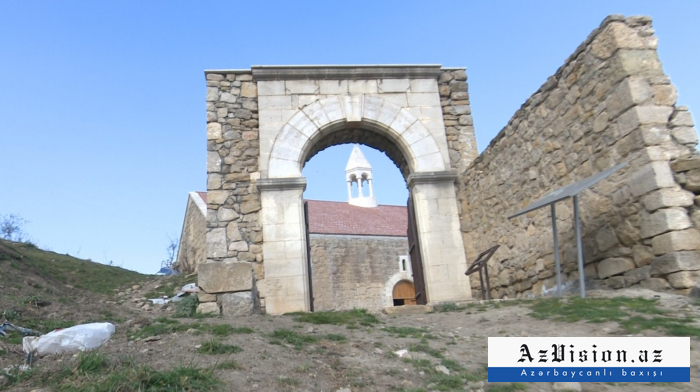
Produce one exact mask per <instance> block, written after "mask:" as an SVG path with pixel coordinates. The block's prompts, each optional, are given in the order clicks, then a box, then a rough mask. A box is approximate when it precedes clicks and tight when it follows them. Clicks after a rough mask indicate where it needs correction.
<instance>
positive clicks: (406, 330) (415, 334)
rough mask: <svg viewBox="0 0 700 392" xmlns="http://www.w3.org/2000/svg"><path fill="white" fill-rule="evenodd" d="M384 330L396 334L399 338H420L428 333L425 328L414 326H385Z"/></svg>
mask: <svg viewBox="0 0 700 392" xmlns="http://www.w3.org/2000/svg"><path fill="white" fill-rule="evenodd" d="M382 331H384V332H387V333H389V334H391V335H394V336H395V337H398V338H409V337H410V338H416V339H420V338H422V337H424V336H425V335H426V334H428V330H427V329H425V328H414V327H394V326H389V327H384V328H382Z"/></svg>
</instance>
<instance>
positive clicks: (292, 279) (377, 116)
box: [257, 94, 471, 314]
mask: <svg viewBox="0 0 700 392" xmlns="http://www.w3.org/2000/svg"><path fill="white" fill-rule="evenodd" d="M438 104H439V102H438ZM436 136H437V137H438V138H436ZM440 136H441V137H442V141H441V140H440V139H439V137H440ZM444 138H445V135H444V128H443V131H442V134H441V135H436V133H435V130H434V129H433V130H429V129H428V127H426V125H425V124H424V123H423V121H421V120H420V119H419V118H417V117H416V116H414V115H413V114H412V113H411V111H410V110H409V108H406V107H401V106H399V105H397V104H394V103H392V102H390V101H388V100H385V99H383V98H382V97H381V96H378V95H371V94H338V95H333V96H330V97H327V98H322V99H317V100H315V101H313V102H311V103H309V104H308V105H305V106H303V107H301V108H300V109H299V110H297V111H296V112H295V113H293V114H292V115H291V117H290V118H289V120H288V121H287V122H286V123H284V124H283V125H282V126H281V128H280V129H279V131H278V133H277V136H276V137H275V139H274V142H273V143H272V146H271V148H270V150H269V153H265V152H263V151H261V160H260V168H261V171H262V173H263V176H262V177H263V178H261V179H260V180H258V181H257V187H258V189H259V190H260V192H261V204H262V210H261V216H260V220H261V223H262V229H263V237H264V242H263V255H264V260H265V262H264V270H265V281H266V283H265V286H266V293H267V294H266V295H267V297H266V310H267V312H268V313H272V314H280V313H287V312H294V311H308V310H309V309H310V304H309V278H308V276H309V271H308V264H307V263H306V260H307V256H306V250H307V244H306V236H305V231H306V230H305V223H304V212H303V196H302V195H303V191H304V189H305V187H306V179H305V178H303V177H302V175H301V171H302V168H303V166H304V164H305V163H306V161H308V159H310V157H311V156H313V155H314V154H315V153H316V152H318V151H320V150H321V149H323V148H326V147H329V146H331V145H335V144H340V143H344V142H348V141H351V140H352V141H357V142H360V143H364V144H368V145H370V146H372V147H375V148H378V149H380V150H382V151H385V152H386V153H387V155H389V157H390V158H391V159H392V160H393V161H394V162H395V163H396V164H397V166H399V168H400V169H401V171H402V173H403V174H404V177H405V178H406V181H407V185H408V187H409V188H410V189H411V194H412V195H413V198H414V205H415V209H416V219H417V225H418V231H419V237H420V248H421V253H422V254H423V265H424V274H425V281H426V294H427V297H428V301H429V302H430V303H436V302H443V301H456V300H464V299H468V298H470V297H471V289H470V286H469V280H468V279H467V278H466V277H465V276H464V274H463V272H464V268H465V260H466V257H465V253H464V246H463V243H462V236H461V232H460V230H459V229H460V227H459V218H458V210H457V200H456V194H455V188H454V181H455V179H456V173H454V172H453V171H451V170H450V164H449V156H448V152H447V150H446V145H447V144H446V142H445V141H444ZM358 139H360V140H358Z"/></svg>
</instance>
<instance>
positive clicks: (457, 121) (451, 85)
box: [438, 68, 479, 173]
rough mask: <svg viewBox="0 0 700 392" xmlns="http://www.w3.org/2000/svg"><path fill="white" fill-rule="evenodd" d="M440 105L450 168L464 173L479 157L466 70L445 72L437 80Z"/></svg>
mask: <svg viewBox="0 0 700 392" xmlns="http://www.w3.org/2000/svg"><path fill="white" fill-rule="evenodd" d="M438 88H439V91H440V106H442V118H443V120H444V123H445V134H446V135H447V148H448V151H449V154H450V164H451V166H452V169H454V170H457V172H458V173H461V172H463V171H464V170H465V169H466V168H467V167H469V165H470V164H471V163H472V162H473V161H474V159H476V157H477V156H478V155H479V154H478V150H477V147H476V135H475V133H474V119H473V118H472V109H471V106H470V104H469V92H468V84H467V72H466V70H465V69H450V68H447V69H445V71H444V72H442V74H440V78H439V79H438Z"/></svg>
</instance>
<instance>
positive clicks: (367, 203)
mask: <svg viewBox="0 0 700 392" xmlns="http://www.w3.org/2000/svg"><path fill="white" fill-rule="evenodd" d="M345 181H347V183H348V203H350V204H352V205H354V206H358V207H366V208H372V207H376V206H377V199H376V198H375V197H374V189H372V166H371V165H370V164H369V162H367V158H365V155H364V154H363V153H362V151H361V150H360V147H359V146H358V145H357V144H355V146H354V147H353V148H352V152H351V153H350V159H348V164H347V165H346V166H345ZM353 182H356V183H357V193H358V194H357V196H356V197H353V195H352V183H353ZM363 183H366V184H367V187H368V188H369V194H368V195H367V196H365V195H364V193H367V191H363V187H362V185H363Z"/></svg>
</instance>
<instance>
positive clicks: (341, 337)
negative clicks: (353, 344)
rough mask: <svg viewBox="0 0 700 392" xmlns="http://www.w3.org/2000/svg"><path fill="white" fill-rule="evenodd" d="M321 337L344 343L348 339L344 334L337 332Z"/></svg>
mask: <svg viewBox="0 0 700 392" xmlns="http://www.w3.org/2000/svg"><path fill="white" fill-rule="evenodd" d="M323 338H324V339H327V340H331V341H333V342H342V343H345V342H347V341H348V338H346V337H345V335H343V334H339V333H329V334H328V335H325V336H324V337H323Z"/></svg>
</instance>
